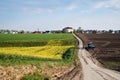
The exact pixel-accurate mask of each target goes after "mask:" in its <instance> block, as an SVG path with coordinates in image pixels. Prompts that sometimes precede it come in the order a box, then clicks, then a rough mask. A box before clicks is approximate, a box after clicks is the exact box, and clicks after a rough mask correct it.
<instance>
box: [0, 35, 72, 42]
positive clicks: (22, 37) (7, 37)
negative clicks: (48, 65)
mask: <svg viewBox="0 0 120 80" xmlns="http://www.w3.org/2000/svg"><path fill="white" fill-rule="evenodd" d="M61 39H63V40H64V39H65V40H73V39H74V38H73V36H72V34H69V33H68V34H62V33H61V34H0V42H5V41H6V42H8V41H9V42H12V41H14V42H15V41H21V42H22V41H48V40H61Z"/></svg>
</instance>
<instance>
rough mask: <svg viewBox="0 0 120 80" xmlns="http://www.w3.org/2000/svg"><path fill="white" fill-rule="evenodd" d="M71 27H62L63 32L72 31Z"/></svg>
mask: <svg viewBox="0 0 120 80" xmlns="http://www.w3.org/2000/svg"><path fill="white" fill-rule="evenodd" d="M73 31H74V30H73V28H72V27H65V28H63V32H73Z"/></svg>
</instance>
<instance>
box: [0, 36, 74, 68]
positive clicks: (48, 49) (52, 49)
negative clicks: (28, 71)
mask: <svg viewBox="0 0 120 80" xmlns="http://www.w3.org/2000/svg"><path fill="white" fill-rule="evenodd" d="M0 37H1V38H0V57H1V58H0V64H1V65H7V66H8V65H20V64H32V62H34V63H36V64H38V61H41V63H42V62H44V61H45V62H47V61H53V62H60V63H61V61H62V60H63V59H64V61H63V62H65V59H68V58H69V57H71V54H72V53H73V52H74V51H70V50H74V43H75V42H74V37H73V36H72V34H0ZM68 52H69V53H68ZM66 54H67V55H66ZM4 62H6V63H4Z"/></svg>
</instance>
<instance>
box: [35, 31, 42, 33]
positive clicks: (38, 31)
mask: <svg viewBox="0 0 120 80" xmlns="http://www.w3.org/2000/svg"><path fill="white" fill-rule="evenodd" d="M41 33H42V32H40V31H34V32H33V34H41Z"/></svg>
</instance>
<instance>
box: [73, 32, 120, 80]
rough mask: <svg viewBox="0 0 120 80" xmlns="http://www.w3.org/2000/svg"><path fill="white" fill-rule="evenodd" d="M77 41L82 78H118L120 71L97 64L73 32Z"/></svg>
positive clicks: (119, 79) (99, 79) (111, 79)
mask: <svg viewBox="0 0 120 80" xmlns="http://www.w3.org/2000/svg"><path fill="white" fill-rule="evenodd" d="M73 35H74V36H75V37H76V38H77V39H78V41H79V53H78V56H79V59H80V62H81V66H82V72H83V80H120V72H117V71H113V70H109V69H106V68H103V67H100V66H98V65H97V63H98V62H97V60H95V59H94V58H92V56H91V55H90V53H89V52H88V51H86V50H85V49H84V48H83V42H82V40H81V39H79V38H78V37H77V36H76V35H75V34H73Z"/></svg>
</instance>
